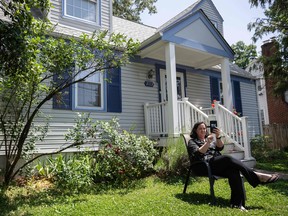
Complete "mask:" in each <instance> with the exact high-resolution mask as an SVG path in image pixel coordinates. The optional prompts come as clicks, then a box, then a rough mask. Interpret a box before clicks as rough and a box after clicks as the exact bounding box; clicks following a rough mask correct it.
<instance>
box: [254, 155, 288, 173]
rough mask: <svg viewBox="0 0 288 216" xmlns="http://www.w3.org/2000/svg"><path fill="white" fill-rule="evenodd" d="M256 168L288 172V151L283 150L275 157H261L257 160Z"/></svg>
mask: <svg viewBox="0 0 288 216" xmlns="http://www.w3.org/2000/svg"><path fill="white" fill-rule="evenodd" d="M256 168H257V169H263V170H269V171H276V172H283V173H287V174H288V152H287V151H285V152H284V151H283V152H281V154H279V155H276V156H274V157H273V158H265V159H262V160H261V159H259V160H257V164H256Z"/></svg>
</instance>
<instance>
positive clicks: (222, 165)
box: [188, 122, 279, 210]
mask: <svg viewBox="0 0 288 216" xmlns="http://www.w3.org/2000/svg"><path fill="white" fill-rule="evenodd" d="M212 132H213V133H214V134H215V137H216V141H213V140H214V135H213V134H210V135H209V134H208V132H207V126H206V124H205V123H204V122H198V123H196V124H195V125H194V127H193V129H192V131H191V135H190V136H191V140H190V141H189V142H188V150H189V155H190V160H191V161H199V160H206V161H208V162H209V164H210V167H211V172H212V174H213V175H217V176H222V177H225V178H228V181H229V185H230V188H231V200H230V204H231V207H233V208H234V207H237V208H240V209H241V210H246V209H245V207H244V203H245V202H244V201H245V195H244V188H243V184H242V180H241V175H240V172H241V173H242V175H243V176H244V177H245V178H246V179H247V181H248V182H249V184H250V185H251V186H253V187H256V186H257V185H259V184H267V183H272V182H275V181H277V180H278V178H279V176H278V175H275V174H273V175H270V174H264V173H259V172H254V171H253V170H252V169H251V168H249V167H247V166H246V165H245V164H243V163H242V162H241V161H240V160H237V159H234V158H233V157H230V156H228V155H221V154H220V151H221V150H222V149H223V148H224V143H223V142H222V140H221V136H220V130H219V129H218V128H216V129H214V131H212ZM193 171H194V172H195V173H196V174H197V175H205V176H207V169H204V168H203V167H201V166H198V167H195V169H194V170H193Z"/></svg>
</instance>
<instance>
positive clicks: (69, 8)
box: [66, 5, 73, 16]
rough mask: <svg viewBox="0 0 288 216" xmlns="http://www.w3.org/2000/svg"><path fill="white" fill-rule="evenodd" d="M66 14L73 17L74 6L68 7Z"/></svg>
mask: <svg viewBox="0 0 288 216" xmlns="http://www.w3.org/2000/svg"><path fill="white" fill-rule="evenodd" d="M66 8H67V9H66V10H67V11H66V13H67V14H68V15H70V16H73V6H70V5H67V7H66Z"/></svg>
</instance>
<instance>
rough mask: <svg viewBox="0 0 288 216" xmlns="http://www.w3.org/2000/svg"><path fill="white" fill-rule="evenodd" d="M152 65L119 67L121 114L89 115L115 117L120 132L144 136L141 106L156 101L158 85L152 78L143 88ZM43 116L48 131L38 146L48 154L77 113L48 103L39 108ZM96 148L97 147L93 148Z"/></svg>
mask: <svg viewBox="0 0 288 216" xmlns="http://www.w3.org/2000/svg"><path fill="white" fill-rule="evenodd" d="M152 68H153V66H149V65H144V64H138V63H132V64H129V65H127V66H126V67H123V68H122V77H121V79H122V113H107V112H91V115H90V117H91V118H92V119H94V120H110V119H111V118H112V117H114V116H115V117H118V118H119V122H120V125H121V128H122V129H126V130H131V129H132V130H133V132H134V133H137V134H144V133H145V125H144V103H147V102H148V103H156V102H158V84H157V83H156V80H155V76H154V77H153V79H154V80H153V81H154V83H155V85H154V87H146V86H145V85H144V81H145V80H146V76H147V71H149V70H150V69H152ZM42 111H43V113H45V114H47V115H49V116H51V120H50V123H51V128H50V131H49V133H48V136H47V138H46V139H45V140H44V142H42V143H39V144H38V147H40V148H41V150H44V149H45V150H46V151H51V150H52V149H53V147H55V148H58V147H59V146H61V145H62V144H63V143H65V141H64V134H65V133H66V132H67V129H68V128H71V127H73V124H74V119H75V117H76V114H77V112H82V111H71V110H56V109H52V102H51V101H50V102H49V103H47V104H46V105H45V107H43V109H42ZM95 148H96V149H97V146H96V147H95Z"/></svg>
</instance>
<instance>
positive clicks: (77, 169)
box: [36, 152, 93, 192]
mask: <svg viewBox="0 0 288 216" xmlns="http://www.w3.org/2000/svg"><path fill="white" fill-rule="evenodd" d="M92 162H93V157H92V153H90V152H82V153H74V154H72V155H67V154H66V155H63V154H59V155H58V156H56V157H49V158H48V159H47V160H45V161H44V162H39V163H38V164H37V165H36V169H37V170H38V173H39V175H40V176H44V177H46V178H49V179H51V180H52V181H53V182H54V183H55V185H56V186H57V187H58V188H60V189H64V190H69V191H71V192H78V191H83V190H85V189H88V188H89V186H90V185H91V184H92V183H93V178H92V173H93V172H92V171H93V169H92Z"/></svg>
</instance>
